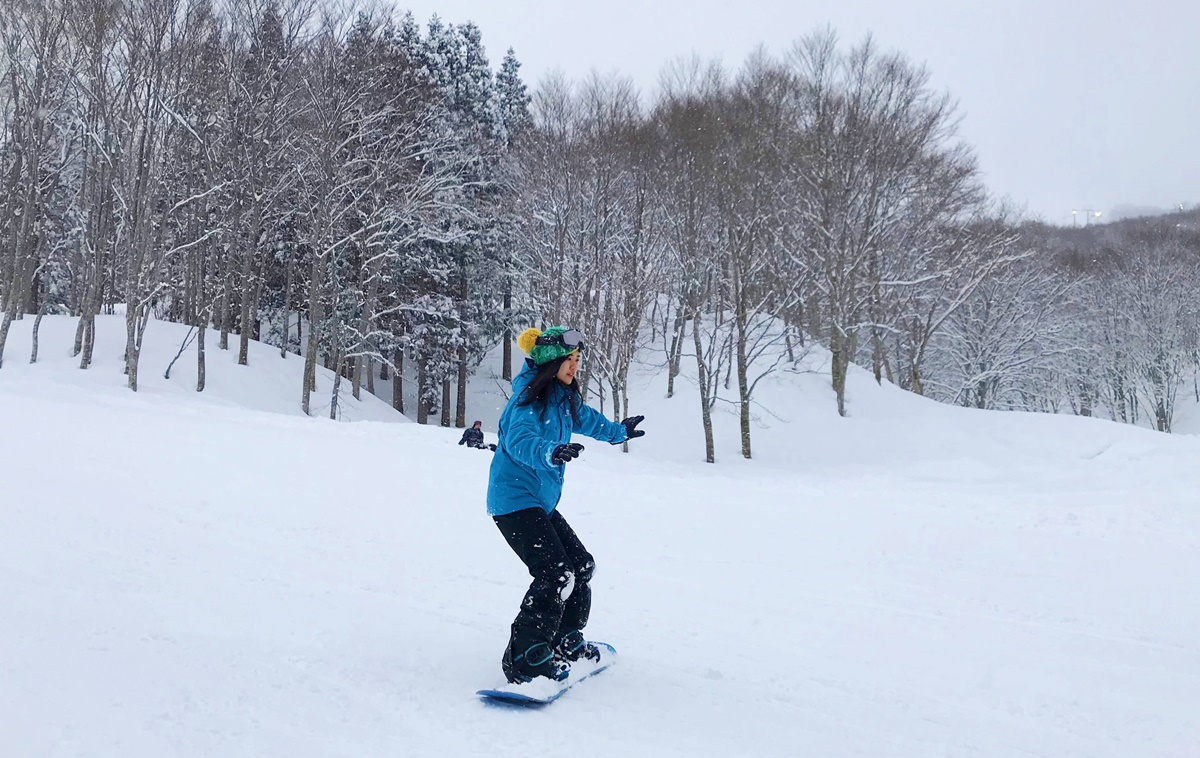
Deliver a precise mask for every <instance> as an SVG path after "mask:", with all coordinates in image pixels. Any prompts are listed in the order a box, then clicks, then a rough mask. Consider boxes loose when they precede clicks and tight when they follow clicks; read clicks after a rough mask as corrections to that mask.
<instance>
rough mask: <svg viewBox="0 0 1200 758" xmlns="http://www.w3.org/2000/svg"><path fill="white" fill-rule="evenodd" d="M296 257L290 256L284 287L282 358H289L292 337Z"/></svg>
mask: <svg viewBox="0 0 1200 758" xmlns="http://www.w3.org/2000/svg"><path fill="white" fill-rule="evenodd" d="M294 257H295V256H292V255H289V256H288V261H287V283H286V284H285V285H284V288H283V339H282V340H280V345H279V357H280V358H287V354H288V344H289V340H288V338H289V337H290V336H291V333H292V324H291V322H292V315H291V314H292V311H291V307H292V282H293V281H294V280H295V278H296V277H295V269H296V264H295V262H294V260H293V259H294ZM299 320H300V313H299V311H297V313H296V321H299Z"/></svg>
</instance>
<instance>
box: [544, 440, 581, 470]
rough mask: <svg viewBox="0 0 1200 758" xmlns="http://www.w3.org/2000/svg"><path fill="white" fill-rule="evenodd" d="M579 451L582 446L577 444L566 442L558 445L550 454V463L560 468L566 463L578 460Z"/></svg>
mask: <svg viewBox="0 0 1200 758" xmlns="http://www.w3.org/2000/svg"><path fill="white" fill-rule="evenodd" d="M580 450H583V445H580V444H579V443H578V442H568V443H567V444H565V445H559V446H558V447H556V448H554V452H553V453H551V454H550V462H551V463H553V464H554V465H555V466H561V465H563V464H564V463H566V462H567V461H573V460H575V459H576V458H578V457H579V451H580Z"/></svg>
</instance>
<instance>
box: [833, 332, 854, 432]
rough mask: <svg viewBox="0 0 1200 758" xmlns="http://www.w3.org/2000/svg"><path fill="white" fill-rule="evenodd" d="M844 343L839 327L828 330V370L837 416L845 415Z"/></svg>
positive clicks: (846, 347)
mask: <svg viewBox="0 0 1200 758" xmlns="http://www.w3.org/2000/svg"><path fill="white" fill-rule="evenodd" d="M846 341H847V339H846V333H845V332H843V331H842V329H841V327H839V326H837V325H834V326H833V327H832V328H831V329H830V330H829V352H830V368H831V374H832V378H833V391H834V393H835V394H836V395H837V408H838V415H839V416H845V415H846V369H847V367H848V366H847V364H848V363H849V361H848V359H847V356H846V352H847V350H848V348H849V346H848V345H847V344H846Z"/></svg>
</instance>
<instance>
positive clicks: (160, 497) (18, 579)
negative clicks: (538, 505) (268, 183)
mask: <svg viewBox="0 0 1200 758" xmlns="http://www.w3.org/2000/svg"><path fill="white" fill-rule="evenodd" d="M30 322H31V319H26V320H24V321H20V322H17V323H15V324H14V326H13V333H12V335H11V337H10V340H9V344H8V348H7V350H6V353H5V363H4V366H3V368H0V429H2V431H3V436H2V437H0V476H2V478H0V755H3V756H8V757H13V758H19V757H24V756H30V757H34V756H37V757H42V756H122V757H125V758H131V757H134V758H142V757H145V758H160V757H162V756H271V757H276V756H277V757H279V758H284V757H287V758H291V757H294V756H354V757H355V758H363V757H366V756H389V757H391V756H426V755H428V756H439V757H440V758H447V757H451V756H471V755H480V756H484V755H486V756H505V755H511V756H533V755H572V756H734V755H764V756H799V755H804V756H866V757H870V758H882V757H884V756H905V757H925V756H989V757H993V756H1014V757H1016V756H1021V757H1022V758H1028V757H1029V756H1045V757H1046V758H1073V757H1077V758H1104V757H1112V758H1131V757H1134V756H1137V757H1139V758H1145V757H1149V756H1162V757H1164V758H1166V757H1168V756H1169V757H1170V758H1179V757H1181V756H1196V755H1200V596H1198V595H1200V590H1198V589H1197V587H1198V582H1197V577H1200V549H1198V548H1200V439H1198V438H1196V437H1193V436H1188V435H1165V434H1158V433H1155V432H1151V431H1148V430H1145V429H1139V428H1134V427H1129V426H1123V425H1119V424H1115V423H1112V422H1108V421H1103V420H1098V419H1084V418H1075V417H1065V416H1045V415H1033V414H1016V413H1008V414H1005V413H990V412H983V411H969V410H964V409H959V408H952V407H947V406H942V405H937V404H935V403H932V402H929V401H926V400H924V399H922V398H918V397H914V396H912V395H908V394H906V393H904V392H902V391H900V390H897V389H895V388H892V387H889V386H886V385H885V386H882V387H880V386H877V385H875V383H874V381H873V380H872V379H871V378H870V377H869V376H867V375H866V374H864V373H862V372H855V373H854V374H853V375H852V376H851V384H850V415H849V417H847V418H840V417H838V416H837V414H836V410H835V406H834V402H833V397H832V392H831V391H830V389H829V385H828V380H827V379H826V378H825V377H824V375H823V374H821V373H820V372H819V371H816V370H815V369H814V370H813V371H812V372H811V373H805V372H798V373H787V374H782V375H780V376H778V377H776V378H773V379H771V380H769V381H768V382H766V383H765V384H764V385H763V388H762V393H761V395H762V407H761V409H760V411H759V412H758V414H757V418H756V424H755V429H754V435H755V436H754V444H755V460H753V461H744V460H741V459H740V458H739V456H738V454H737V450H738V439H737V434H736V416H735V415H733V414H732V413H731V412H730V409H727V408H724V407H719V408H718V419H717V420H718V430H717V431H718V441H719V444H718V450H717V455H718V463H717V465H708V464H705V463H703V461H702V457H703V446H702V442H703V440H702V437H701V435H700V425H699V421H698V420H697V419H698V408H697V406H698V400H697V399H696V393H695V390H694V388H693V387H692V386H691V385H690V384H689V383H688V382H687V381H686V377H684V378H682V379H681V381H680V384H679V392H678V393H677V395H676V397H674V398H671V399H667V398H665V391H664V390H665V385H666V382H665V378H664V377H662V376H661V375H659V374H658V373H657V372H656V371H655V370H654V368H653V367H652V366H650V365H646V366H643V367H642V369H641V370H640V371H641V373H640V374H639V378H638V382H639V385H638V389H637V391H636V392H635V393H634V397H633V404H632V410H633V412H635V413H642V414H645V416H646V421H645V422H644V424H643V425H642V428H644V429H645V430H646V433H647V434H646V437H645V438H643V439H639V440H635V441H634V442H633V443H631V445H630V453H629V454H624V453H622V452H621V450H620V448H619V447H610V446H608V445H605V444H603V443H598V442H592V441H589V440H586V439H583V440H581V441H582V442H584V444H585V445H586V446H587V447H586V450H585V452H584V454H583V456H582V457H581V458H580V459H579V460H578V461H575V462H572V463H570V464H569V466H568V472H567V485H566V489H565V493H564V498H563V502H562V504H561V509H562V512H563V514H564V515H565V516H566V517H567V519H568V520H569V521H570V522H571V524H572V525H573V526H574V527H575V529H576V531H577V532H578V533H579V534H580V536H581V538H582V539H583V541H584V543H585V544H586V545H587V546H588V547H589V549H590V550H591V552H592V553H593V554H594V555H595V557H596V560H597V563H598V570H597V572H596V576H595V578H594V580H593V588H594V596H595V603H594V607H593V614H592V621H591V624H590V626H589V635H590V636H591V637H593V638H594V639H599V640H604V641H606V642H609V643H612V644H613V645H615V646H616V647H617V649H618V650H619V651H620V660H619V662H618V664H617V665H616V666H615V667H613V668H612V669H611V670H610V671H607V672H605V673H604V674H602V675H600V676H598V677H595V678H594V679H591V680H589V681H588V682H586V683H584V684H581V685H580V686H579V687H578V688H577V689H575V690H573V691H572V692H570V693H569V694H568V695H566V696H565V697H564V698H562V699H561V700H560V701H558V702H557V703H555V704H554V705H552V706H550V707H548V708H546V709H544V710H539V711H529V710H511V709H503V708H496V707H487V706H485V705H484V704H482V703H480V702H479V701H478V699H477V698H476V697H475V695H474V693H475V691H476V690H478V689H480V688H485V687H491V686H495V685H498V684H500V683H501V681H502V678H501V673H500V665H499V663H500V655H501V652H502V648H503V645H504V642H505V640H506V638H507V632H508V625H509V623H510V622H511V620H512V616H513V614H514V613H515V611H516V609H517V606H518V603H519V602H520V599H521V596H522V594H523V592H524V589H525V586H526V583H527V576H526V574H525V572H524V568H523V566H521V564H520V563H519V561H518V560H517V559H516V557H515V556H513V554H512V553H511V552H510V551H509V549H508V547H507V546H506V545H505V543H504V540H503V539H502V537H501V535H500V534H499V532H498V531H497V530H496V528H495V526H494V525H493V524H492V523H491V521H490V519H489V518H488V517H487V515H486V513H485V508H484V493H485V489H486V477H487V468H488V464H489V461H490V458H491V453H488V452H481V451H476V450H470V449H467V448H465V447H459V446H457V445H456V444H455V443H456V442H457V441H458V437H459V435H460V432H459V431H458V430H446V429H439V428H433V427H422V426H418V425H416V424H397V423H386V421H387V420H389V419H396V418H399V417H398V415H397V414H394V413H393V412H392V411H391V410H390V409H389V408H388V407H387V404H386V403H383V402H382V401H378V400H376V399H375V398H372V397H369V396H366V395H364V399H363V401H362V402H354V401H347V403H346V405H345V407H344V409H345V414H344V418H349V419H352V420H354V419H357V420H356V421H355V422H354V423H335V422H332V421H329V420H321V419H309V418H306V417H304V416H303V415H300V414H299V409H298V405H299V386H300V384H299V377H300V367H301V362H300V361H299V360H298V359H297V358H296V356H290V357H289V358H288V359H287V360H283V359H280V358H279V356H278V353H277V352H275V351H272V350H271V349H270V348H269V347H267V346H263V345H257V344H254V345H252V347H253V348H254V351H252V354H251V356H250V365H249V366H246V367H242V366H236V365H235V358H236V356H235V355H234V354H233V353H234V352H235V351H230V352H222V351H219V350H217V349H216V340H215V335H212V334H210V335H209V340H210V341H209V359H210V367H209V378H208V381H209V387H208V389H206V390H205V392H203V393H196V392H195V375H194V361H195V358H194V351H192V352H188V353H185V355H184V357H183V358H181V359H180V363H179V364H177V366H176V369H175V371H174V372H173V373H172V378H171V379H170V380H166V379H163V378H162V372H163V370H164V369H165V367H166V363H167V362H169V361H170V359H171V358H172V357H173V356H174V354H175V351H176V350H177V349H178V346H179V344H180V342H181V340H182V338H183V336H184V334H185V333H186V328H183V327H179V326H177V325H172V324H162V323H153V324H151V325H150V328H149V331H148V332H147V337H146V340H147V344H146V352H145V355H144V356H143V364H142V380H143V387H142V390H141V391H140V392H138V393H137V394H134V393H131V392H129V391H128V390H126V389H124V388H123V384H124V377H122V376H121V373H120V357H121V349H122V347H123V331H122V329H123V322H122V321H121V320H120V319H119V318H112V319H102V322H103V323H102V328H101V344H100V345H99V346H98V351H97V362H96V365H95V366H94V367H93V368H92V369H90V370H89V371H80V370H79V369H77V368H75V364H76V362H77V361H76V359H73V358H71V357H70V344H71V341H72V338H73V334H74V322H73V321H71V320H69V319H65V318H64V319H53V318H50V319H47V320H46V321H45V323H44V324H43V327H42V338H41V342H42V344H41V358H40V360H39V363H38V364H37V365H33V366H31V365H28V362H27V361H28V349H29V326H30ZM814 355H815V353H814ZM320 381H321V384H320V386H319V393H320V397H321V400H320V402H321V403H323V404H327V403H328V388H329V382H330V381H331V378H330V376H329V375H328V374H327V373H322V375H321V379H320ZM488 382H490V384H488ZM485 384H488V386H487V387H486V388H484V385H485ZM477 385H478V386H479V387H480V388H483V389H480V390H479V391H478V392H476V393H475V394H473V401H472V402H474V403H476V404H477V405H478V406H479V407H480V408H481V410H480V412H479V413H478V414H475V413H472V415H477V416H478V417H480V418H484V419H494V418H495V415H496V406H497V405H498V404H500V403H502V400H503V398H502V396H501V395H500V394H499V391H498V390H496V389H495V383H494V382H492V381H491V380H490V379H487V380H486V381H484V380H482V379H481V380H480V381H479V382H477ZM768 411H769V412H768ZM323 412H324V413H325V415H327V414H328V408H327V406H326V407H325V409H324V411H323ZM485 431H487V433H488V441H489V442H491V441H494V439H495V438H494V434H493V432H494V428H493V427H491V426H488V425H487V424H485Z"/></svg>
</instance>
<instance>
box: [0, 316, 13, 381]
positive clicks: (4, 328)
mask: <svg viewBox="0 0 1200 758" xmlns="http://www.w3.org/2000/svg"><path fill="white" fill-rule="evenodd" d="M12 321H13V316H12V310H11V309H5V311H4V318H3V319H0V367H3V366H4V344H5V343H6V342H8V329H9V327H11V326H12Z"/></svg>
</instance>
